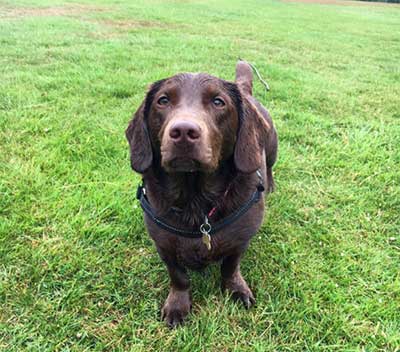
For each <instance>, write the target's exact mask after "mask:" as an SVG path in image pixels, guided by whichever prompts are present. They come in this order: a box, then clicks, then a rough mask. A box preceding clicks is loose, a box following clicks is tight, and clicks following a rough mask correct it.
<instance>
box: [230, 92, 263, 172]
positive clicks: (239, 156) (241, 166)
mask: <svg viewBox="0 0 400 352" xmlns="http://www.w3.org/2000/svg"><path fill="white" fill-rule="evenodd" d="M240 113H241V116H239V118H240V127H239V135H238V138H237V141H236V145H235V152H234V161H235V165H236V168H237V169H238V170H239V171H241V172H244V173H252V172H254V171H256V170H257V169H259V168H260V167H261V165H262V158H263V151H264V150H265V146H266V142H267V138H268V132H269V130H270V126H269V125H268V122H267V121H266V120H265V119H264V117H263V116H262V115H261V114H260V112H259V111H258V109H257V107H256V106H255V105H254V104H253V103H252V102H251V101H249V99H248V98H247V97H246V96H243V94H242V111H241V112H240Z"/></svg>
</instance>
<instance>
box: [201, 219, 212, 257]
mask: <svg viewBox="0 0 400 352" xmlns="http://www.w3.org/2000/svg"><path fill="white" fill-rule="evenodd" d="M210 231H211V225H210V223H209V222H208V218H207V216H206V217H205V219H204V223H203V224H201V226H200V232H201V234H202V237H201V240H202V241H203V243H204V244H205V246H206V247H207V249H208V250H209V251H210V250H211V236H210Z"/></svg>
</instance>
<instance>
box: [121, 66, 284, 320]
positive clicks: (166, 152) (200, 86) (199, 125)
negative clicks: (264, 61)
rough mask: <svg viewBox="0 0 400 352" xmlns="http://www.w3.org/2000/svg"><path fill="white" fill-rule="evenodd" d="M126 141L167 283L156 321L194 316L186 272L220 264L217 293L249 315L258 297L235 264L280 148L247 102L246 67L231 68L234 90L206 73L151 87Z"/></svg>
mask: <svg viewBox="0 0 400 352" xmlns="http://www.w3.org/2000/svg"><path fill="white" fill-rule="evenodd" d="M126 137H127V139H128V141H129V145H130V152H131V165H132V168H133V169H134V170H135V171H137V172H139V173H141V174H142V176H143V182H144V185H145V192H144V191H143V190H142V189H140V190H139V198H140V199H141V204H142V207H143V209H144V210H145V222H146V226H147V229H148V231H149V234H150V236H151V238H152V239H153V240H154V242H155V245H156V247H157V251H158V253H159V255H160V257H161V259H162V260H163V261H164V262H165V264H166V266H167V269H168V272H169V276H170V280H171V283H170V291H169V295H168V297H167V299H166V301H165V304H164V306H163V308H162V310H161V311H162V318H163V319H164V320H165V321H166V323H167V324H168V325H169V326H171V327H174V326H176V325H177V324H179V323H182V322H183V320H184V319H185V317H186V316H187V315H188V313H189V311H190V309H191V294H190V283H189V277H188V275H187V273H186V268H190V269H200V268H202V267H204V266H206V265H207V264H209V263H211V262H215V261H219V260H222V264H221V276H222V279H221V280H222V287H223V289H227V290H229V291H230V292H231V293H232V294H233V296H234V297H235V298H237V299H240V300H241V301H242V302H243V303H244V305H245V307H246V308H249V307H250V306H251V305H253V304H254V303H255V300H254V296H253V294H252V292H251V290H250V288H249V287H248V285H247V283H246V281H245V280H244V279H243V277H242V275H241V273H240V269H239V262H240V259H241V256H242V254H243V253H244V251H245V250H246V248H247V246H248V244H249V240H250V238H251V237H252V236H253V235H254V234H255V233H256V232H257V231H258V229H259V227H260V225H261V224H262V221H263V215H264V195H263V194H262V193H261V192H262V190H263V186H265V188H266V189H267V190H268V191H272V190H273V188H274V181H273V177H272V166H273V164H274V163H275V160H276V155H277V146H278V140H277V134H276V131H275V129H274V126H273V123H272V120H271V118H270V116H269V114H268V112H267V110H266V109H265V108H264V107H263V106H262V105H261V104H260V103H259V102H258V101H257V100H255V99H254V98H253V97H252V70H251V67H250V66H249V64H247V63H246V62H244V61H239V62H238V64H237V66H236V81H235V83H233V82H228V81H225V80H222V79H219V78H216V77H213V76H210V75H208V74H203V73H199V74H191V73H183V74H178V75H175V76H173V77H170V78H167V79H163V80H161V81H158V82H155V83H154V84H152V85H151V87H150V89H149V92H148V93H147V96H146V98H145V100H144V101H143V103H142V104H141V106H140V107H139V109H138V110H137V112H136V113H135V115H134V118H133V119H132V121H131V122H130V123H129V126H128V128H127V130H126ZM258 199H260V201H258ZM251 200H253V202H250V201H251ZM202 225H203V226H202ZM201 226H202V228H201V231H200V230H199V229H200V227H201ZM214 230H215V233H213V231H214ZM210 235H211V236H210Z"/></svg>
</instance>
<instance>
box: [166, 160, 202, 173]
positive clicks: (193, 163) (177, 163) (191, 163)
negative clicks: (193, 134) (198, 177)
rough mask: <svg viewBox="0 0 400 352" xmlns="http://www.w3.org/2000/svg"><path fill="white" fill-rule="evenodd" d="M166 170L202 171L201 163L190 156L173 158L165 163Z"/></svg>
mask: <svg viewBox="0 0 400 352" xmlns="http://www.w3.org/2000/svg"><path fill="white" fill-rule="evenodd" d="M166 169H167V171H168V172H196V171H202V169H203V168H202V165H201V163H200V162H199V161H197V160H195V159H191V158H183V157H180V158H175V159H172V160H171V161H170V162H169V163H168V165H166Z"/></svg>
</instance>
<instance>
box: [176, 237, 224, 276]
mask: <svg viewBox="0 0 400 352" xmlns="http://www.w3.org/2000/svg"><path fill="white" fill-rule="evenodd" d="M229 247H231V246H227V245H226V244H225V245H224V243H223V242H221V240H220V239H219V238H212V239H211V249H208V248H207V246H206V245H205V244H204V243H203V241H202V239H199V238H196V239H186V238H182V239H178V240H177V242H176V247H175V251H176V258H177V260H178V263H179V264H180V265H182V266H185V267H187V268H190V269H193V270H201V269H203V268H204V267H206V266H207V265H208V264H210V263H212V262H217V261H219V260H221V259H222V258H224V257H225V256H227V255H228V254H229V253H228V252H229Z"/></svg>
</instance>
